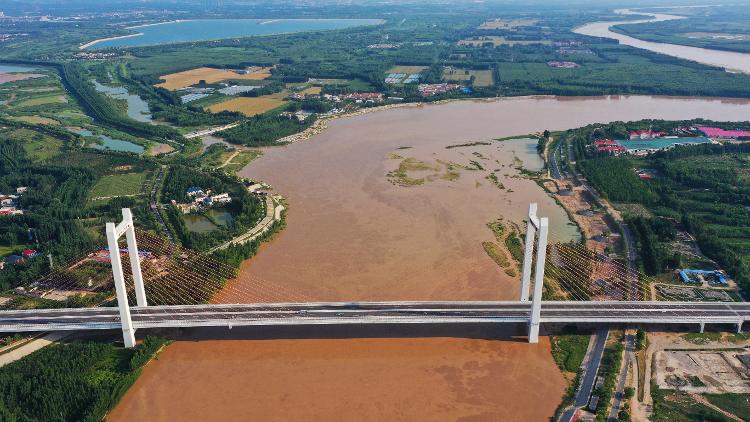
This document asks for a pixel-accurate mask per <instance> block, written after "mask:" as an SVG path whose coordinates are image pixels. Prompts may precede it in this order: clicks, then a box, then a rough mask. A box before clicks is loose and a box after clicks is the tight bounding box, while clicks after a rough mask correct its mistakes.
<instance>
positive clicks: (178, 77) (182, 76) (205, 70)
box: [156, 67, 271, 90]
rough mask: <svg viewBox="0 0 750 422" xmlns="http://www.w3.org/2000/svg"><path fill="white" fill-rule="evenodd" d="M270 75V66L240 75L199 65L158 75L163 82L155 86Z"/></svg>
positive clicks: (264, 77) (182, 84) (173, 87)
mask: <svg viewBox="0 0 750 422" xmlns="http://www.w3.org/2000/svg"><path fill="white" fill-rule="evenodd" d="M269 76H271V68H270V67H266V68H260V69H259V70H257V71H255V72H252V73H248V74H244V75H241V74H239V73H237V72H234V71H231V70H227V69H213V68H210V67H199V68H197V69H191V70H186V71H184V72H177V73H172V74H169V75H163V76H160V78H161V79H164V81H165V82H163V83H160V84H158V85H156V86H158V87H161V88H166V89H170V90H176V89H181V88H185V87H188V86H191V85H195V84H197V83H198V82H200V81H201V80H204V81H206V83H209V84H211V83H214V82H219V81H225V80H227V79H240V80H253V81H257V80H262V79H266V78H268V77H269Z"/></svg>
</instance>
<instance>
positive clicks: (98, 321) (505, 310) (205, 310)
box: [0, 301, 750, 332]
mask: <svg viewBox="0 0 750 422" xmlns="http://www.w3.org/2000/svg"><path fill="white" fill-rule="evenodd" d="M530 307H531V305H530V303H529V302H526V303H522V302H360V303H336V302H322V303H288V304H247V305H191V306H149V307H143V308H141V307H132V308H131V314H132V320H133V326H134V327H135V328H154V327H191V326H192V327H198V326H241V325H310V324H326V325H345V324H428V323H521V322H527V321H528V319H529V312H530ZM540 319H541V322H543V323H544V322H546V323H549V322H558V323H576V322H580V323H644V324H645V323H668V324H671V323H689V324H698V323H700V322H711V323H726V324H732V323H735V324H736V323H738V322H740V321H745V320H750V303H746V302H729V303H700V302H555V301H553V302H550V301H547V302H543V303H542V307H541V318H540ZM118 327H119V315H118V311H117V309H116V308H84V309H48V310H23V311H0V332H19V331H60V330H82V329H111V328H118Z"/></svg>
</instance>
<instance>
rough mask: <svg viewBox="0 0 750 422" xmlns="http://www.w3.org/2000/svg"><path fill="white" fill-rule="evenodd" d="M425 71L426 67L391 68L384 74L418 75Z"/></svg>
mask: <svg viewBox="0 0 750 422" xmlns="http://www.w3.org/2000/svg"><path fill="white" fill-rule="evenodd" d="M425 69H427V66H393V67H392V68H390V69H388V71H387V72H386V73H406V74H413V73H420V72H422V71H423V70H425Z"/></svg>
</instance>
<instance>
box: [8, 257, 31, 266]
mask: <svg viewBox="0 0 750 422" xmlns="http://www.w3.org/2000/svg"><path fill="white" fill-rule="evenodd" d="M24 262H26V258H24V257H22V256H19V255H8V256H6V257H5V263H6V264H9V265H16V264H22V263H24Z"/></svg>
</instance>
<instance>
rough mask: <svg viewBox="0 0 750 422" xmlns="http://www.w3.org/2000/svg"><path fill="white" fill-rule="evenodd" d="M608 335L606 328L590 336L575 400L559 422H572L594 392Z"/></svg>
mask: <svg viewBox="0 0 750 422" xmlns="http://www.w3.org/2000/svg"><path fill="white" fill-rule="evenodd" d="M608 335H609V331H608V330H607V328H602V329H600V330H598V331H597V332H596V333H594V334H593V335H592V340H591V343H589V345H590V349H589V350H587V351H586V358H585V361H584V365H585V367H584V370H583V377H582V378H581V383H580V385H579V386H578V391H576V396H575V400H574V401H573V405H572V406H571V407H570V408H568V410H566V411H565V412H564V413H563V414H562V416H561V417H560V422H570V421H572V420H573V418H574V417H575V414H576V412H577V411H578V409H581V408H584V407H586V405H588V403H589V399H590V398H591V393H592V392H593V391H594V385H596V374H597V372H598V371H599V365H600V364H601V362H602V356H603V355H604V346H605V345H606V344H607V337H608Z"/></svg>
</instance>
